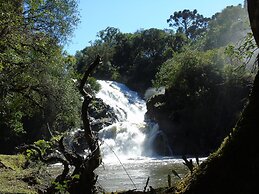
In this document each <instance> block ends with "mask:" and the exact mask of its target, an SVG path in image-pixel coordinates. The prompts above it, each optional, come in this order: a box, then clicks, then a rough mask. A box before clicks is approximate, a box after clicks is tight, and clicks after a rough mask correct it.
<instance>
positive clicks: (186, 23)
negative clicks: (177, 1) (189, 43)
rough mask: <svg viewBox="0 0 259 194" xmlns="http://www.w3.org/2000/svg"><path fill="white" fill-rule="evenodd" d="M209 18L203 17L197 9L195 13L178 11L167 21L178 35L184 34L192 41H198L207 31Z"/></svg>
mask: <svg viewBox="0 0 259 194" xmlns="http://www.w3.org/2000/svg"><path fill="white" fill-rule="evenodd" d="M209 20H210V19H209V18H206V17H203V15H201V14H199V13H198V11H197V10H196V9H194V10H193V11H190V10H187V9H185V10H183V11H176V12H174V14H173V15H170V18H169V19H168V20H167V23H169V26H170V27H173V28H174V29H176V31H177V32H178V33H183V34H185V35H186V37H187V38H188V39H190V40H196V39H197V38H199V37H201V36H202V35H203V34H204V32H206V31H207V28H208V22H209Z"/></svg>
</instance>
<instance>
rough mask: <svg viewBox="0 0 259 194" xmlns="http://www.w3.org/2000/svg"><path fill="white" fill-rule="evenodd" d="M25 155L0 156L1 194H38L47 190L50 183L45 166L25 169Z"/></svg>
mask: <svg viewBox="0 0 259 194" xmlns="http://www.w3.org/2000/svg"><path fill="white" fill-rule="evenodd" d="M25 162H26V159H25V157H24V156H23V155H0V163H2V164H3V165H4V167H3V166H2V168H1V167H0V193H17V194H19V193H26V194H27V193H28V194H34V193H35V194H36V193H38V191H39V190H44V189H46V187H47V185H48V184H49V183H48V182H50V181H49V180H50V176H47V173H46V169H45V168H44V166H34V167H30V168H23V167H24V165H25Z"/></svg>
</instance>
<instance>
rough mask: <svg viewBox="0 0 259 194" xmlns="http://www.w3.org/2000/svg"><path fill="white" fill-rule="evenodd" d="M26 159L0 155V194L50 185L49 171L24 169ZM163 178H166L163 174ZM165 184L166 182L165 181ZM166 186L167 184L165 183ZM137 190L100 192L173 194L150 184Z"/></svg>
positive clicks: (39, 167)
mask: <svg viewBox="0 0 259 194" xmlns="http://www.w3.org/2000/svg"><path fill="white" fill-rule="evenodd" d="M25 165H26V159H25V157H24V156H23V155H0V193H26V194H27V193H28V194H36V193H42V192H44V191H45V190H46V189H47V187H48V186H49V185H50V183H51V181H52V180H54V177H53V176H51V173H49V169H48V170H47V167H46V166H45V165H43V164H30V165H29V166H28V167H27V168H25ZM165 176H167V175H166V174H165ZM166 182H167V181H166ZM165 185H167V183H165ZM144 186H145V185H143V188H142V187H141V188H138V190H127V191H122V190H126V189H122V188H116V190H117V191H119V190H121V191H120V192H106V191H104V192H100V193H107V194H111V193H114V194H115V193H117V194H130V193H134V194H140V193H157V194H162V193H173V188H166V187H161V188H157V189H153V187H154V185H153V187H152V185H151V186H150V184H149V185H148V186H147V187H146V191H145V192H144Z"/></svg>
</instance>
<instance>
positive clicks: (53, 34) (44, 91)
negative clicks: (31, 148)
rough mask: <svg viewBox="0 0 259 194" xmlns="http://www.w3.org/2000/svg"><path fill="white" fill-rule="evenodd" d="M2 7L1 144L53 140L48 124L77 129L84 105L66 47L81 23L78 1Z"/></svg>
mask: <svg viewBox="0 0 259 194" xmlns="http://www.w3.org/2000/svg"><path fill="white" fill-rule="evenodd" d="M0 6H1V14H0V23H1V25H0V26H1V27H0V37H1V40H0V50H1V53H0V84H1V85H0V87H1V90H0V91H1V92H0V93H1V95H0V106H1V108H0V118H1V119H0V120H1V122H0V126H1V132H0V133H1V138H3V139H1V143H2V142H3V143H4V144H6V145H12V146H14V144H17V143H18V142H20V141H21V139H20V138H19V137H22V138H25V139H27V140H31V141H33V140H35V139H34V138H39V136H40V137H43V136H49V133H48V130H46V129H47V126H46V125H47V123H49V125H50V126H51V127H55V129H58V130H64V128H65V127H71V126H74V125H75V123H76V122H77V121H76V120H78V118H77V117H78V116H76V115H78V114H77V112H78V103H79V100H77V98H78V93H77V92H75V91H74V89H73V88H74V87H73V86H74V83H73V81H72V79H71V78H72V76H73V73H72V72H71V70H72V68H71V66H73V64H74V62H75V60H74V59H73V57H71V56H68V55H66V54H65V53H63V52H62V48H61V44H63V43H65V42H66V41H67V40H68V38H69V36H70V35H71V32H72V30H73V29H74V27H75V25H76V24H77V22H78V14H77V11H76V9H77V4H76V2H75V1H73V0H68V1H64V0H59V1H54V0H48V1H36V0H35V1H34V0H32V1H29V0H28V1H27V0H24V1H22V0H15V1H2V2H1V4H0ZM69 98H71V99H69ZM71 113H72V114H71ZM33 128H34V129H33ZM36 129H39V130H36ZM43 129H45V130H43ZM26 133H27V135H28V136H26ZM29 134H30V135H29ZM39 134H41V135H39ZM26 137H27V138H26ZM32 137H33V138H32ZM2 140H3V141H2ZM23 141H24V140H23ZM7 142H13V143H7ZM1 148H4V147H3V146H1ZM7 150H8V148H7V149H5V151H6V152H10V151H11V150H8V151H7ZM1 151H3V150H1Z"/></svg>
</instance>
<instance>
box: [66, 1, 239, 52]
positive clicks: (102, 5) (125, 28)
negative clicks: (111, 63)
mask: <svg viewBox="0 0 259 194" xmlns="http://www.w3.org/2000/svg"><path fill="white" fill-rule="evenodd" d="M243 2H244V0H80V1H79V11H80V15H81V23H80V24H79V25H78V27H77V29H76V30H75V32H74V35H73V37H72V40H71V42H70V43H68V45H66V46H65V50H67V51H68V53H69V54H72V55H74V54H75V52H76V51H77V50H82V49H84V48H85V47H86V46H89V45H90V44H89V41H91V40H92V41H93V40H95V39H96V34H97V32H99V31H101V30H104V29H105V28H106V27H108V26H110V27H116V28H119V29H120V31H121V32H131V33H134V32H136V31H137V30H139V29H149V28H159V29H165V28H168V24H167V22H166V20H167V19H168V18H169V17H170V15H171V14H172V13H173V12H174V11H180V10H183V9H190V10H193V9H197V10H198V13H200V14H202V15H203V16H206V17H211V16H212V15H214V14H215V13H217V12H220V11H221V10H222V9H224V8H225V7H226V6H228V5H238V4H243Z"/></svg>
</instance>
